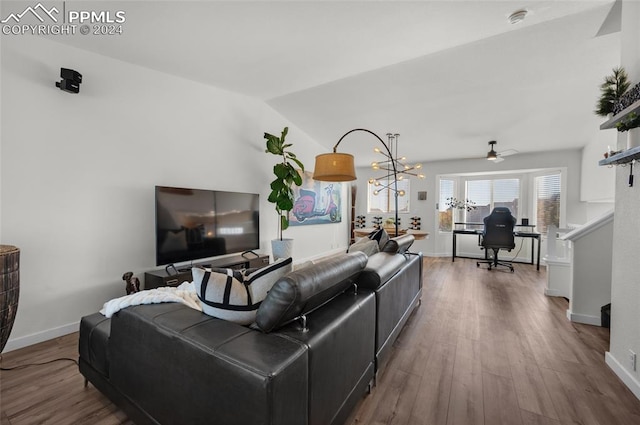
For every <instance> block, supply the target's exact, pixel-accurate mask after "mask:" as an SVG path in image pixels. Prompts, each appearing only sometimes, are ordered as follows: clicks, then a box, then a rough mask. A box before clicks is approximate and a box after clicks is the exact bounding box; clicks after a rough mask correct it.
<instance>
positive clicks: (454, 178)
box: [435, 175, 460, 234]
mask: <svg viewBox="0 0 640 425" xmlns="http://www.w3.org/2000/svg"><path fill="white" fill-rule="evenodd" d="M442 180H451V181H453V196H454V197H456V196H457V193H458V187H459V186H460V177H459V176H452V175H439V176H437V178H436V181H437V182H438V185H437V187H436V189H437V194H436V199H437V200H438V202H437V205H436V225H435V229H437V231H438V233H441V234H451V231H448V230H440V207H441V206H442V205H440V186H441V184H440V182H441V181H442ZM457 215H458V213H457V210H453V211H452V216H451V230H453V229H454V228H455V224H454V223H455V222H456V221H457V220H458V216H457Z"/></svg>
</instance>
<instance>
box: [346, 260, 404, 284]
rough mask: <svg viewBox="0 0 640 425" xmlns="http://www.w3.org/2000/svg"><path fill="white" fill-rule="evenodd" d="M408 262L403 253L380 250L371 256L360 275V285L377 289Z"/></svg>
mask: <svg viewBox="0 0 640 425" xmlns="http://www.w3.org/2000/svg"><path fill="white" fill-rule="evenodd" d="M406 263H407V259H406V258H405V257H404V255H402V254H392V253H389V252H379V253H377V254H374V255H372V256H371V257H369V260H368V261H367V266H366V267H365V268H364V270H362V273H360V276H358V281H357V283H358V286H359V287H362V288H367V289H372V290H376V289H378V288H379V287H380V286H382V285H384V284H385V283H386V282H387V281H388V280H389V279H391V278H392V277H393V275H395V274H396V273H398V271H399V270H400V269H401V268H402V267H403V266H404V265H405V264H406Z"/></svg>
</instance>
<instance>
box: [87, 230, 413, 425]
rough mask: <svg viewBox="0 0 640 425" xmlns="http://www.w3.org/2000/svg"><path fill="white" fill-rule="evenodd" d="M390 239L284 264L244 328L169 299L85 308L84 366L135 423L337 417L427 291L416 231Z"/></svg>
mask: <svg viewBox="0 0 640 425" xmlns="http://www.w3.org/2000/svg"><path fill="white" fill-rule="evenodd" d="M393 241H394V242H393V243H391V244H387V245H386V246H385V251H391V252H380V253H377V254H374V255H372V256H371V257H369V258H367V257H366V256H365V255H364V254H362V253H358V252H357V253H351V254H341V255H338V256H334V257H330V258H328V259H326V260H323V261H319V262H318V263H316V264H313V265H310V266H307V267H305V268H302V269H300V270H297V271H294V272H291V273H289V274H288V275H287V276H285V277H284V278H282V279H280V280H279V281H278V282H277V283H276V284H275V285H274V287H273V288H272V290H271V291H270V292H269V294H268V295H267V298H266V299H265V300H264V301H263V302H262V304H261V306H260V308H259V310H258V313H257V317H256V324H254V325H253V326H251V327H246V326H240V325H238V324H235V323H232V322H228V321H224V320H220V319H217V318H214V317H211V316H207V315H205V314H203V313H201V312H199V311H197V310H193V309H190V308H188V307H186V306H184V305H182V304H173V303H167V304H153V305H142V306H133V307H128V308H126V309H123V310H121V311H120V312H118V313H116V314H115V315H114V316H113V317H112V318H111V319H107V318H105V317H104V316H102V315H101V314H99V313H96V314H93V315H90V316H86V317H83V318H82V320H81V324H80V346H79V350H80V359H79V364H80V372H81V373H82V374H83V375H84V376H85V378H86V379H87V380H88V381H90V382H91V383H92V384H93V385H94V386H95V387H96V388H98V389H99V390H100V391H101V392H103V393H104V394H105V395H107V396H108V397H109V398H110V399H111V400H112V401H113V402H114V403H115V404H116V405H118V406H119V407H121V408H122V409H123V410H124V411H125V412H126V413H127V414H128V415H129V416H130V418H131V419H132V420H133V421H134V422H135V423H136V424H190V425H195V424H224V425H227V424H238V425H249V424H250V425H258V424H271V425H287V424H290V425H330V424H341V423H344V421H345V420H346V419H347V417H348V416H349V414H350V413H351V411H352V410H353V408H354V407H355V405H356V404H357V402H358V401H359V400H360V399H361V398H362V397H363V395H364V394H366V392H367V389H368V387H369V385H371V383H372V382H374V379H375V376H376V373H377V372H378V371H380V370H381V369H382V368H383V367H384V365H385V363H386V361H387V360H388V357H389V354H390V351H391V346H392V345H393V342H394V341H395V339H396V338H397V336H398V334H399V333H400V331H401V330H402V327H403V326H404V324H405V323H406V321H407V319H408V318H409V316H410V314H411V312H412V311H413V309H414V308H415V307H416V306H417V305H418V303H419V300H420V296H421V293H422V255H421V254H414V253H409V252H407V251H406V250H407V248H408V247H409V246H410V245H411V243H412V242H413V237H412V236H401V237H399V238H395V239H394V240H393ZM387 246H389V247H387Z"/></svg>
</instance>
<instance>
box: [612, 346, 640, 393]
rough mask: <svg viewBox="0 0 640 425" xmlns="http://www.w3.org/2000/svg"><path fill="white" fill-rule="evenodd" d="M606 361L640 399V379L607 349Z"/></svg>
mask: <svg viewBox="0 0 640 425" xmlns="http://www.w3.org/2000/svg"><path fill="white" fill-rule="evenodd" d="M604 361H605V363H606V364H607V366H609V368H611V370H612V371H613V373H615V374H616V375H618V378H620V379H621V380H622V382H624V384H625V385H626V386H627V387H628V388H629V389H630V390H631V392H632V393H633V395H635V396H636V398H637V399H639V400H640V382H638V380H637V379H636V378H635V377H634V376H633V375H632V374H630V373H629V371H627V370H626V369H625V368H624V367H622V364H620V362H619V361H618V360H617V359H616V358H615V357H613V355H612V354H611V352H609V351H607V352H605V353H604Z"/></svg>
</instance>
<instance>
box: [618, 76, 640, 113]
mask: <svg viewBox="0 0 640 425" xmlns="http://www.w3.org/2000/svg"><path fill="white" fill-rule="evenodd" d="M639 100H640V83H638V84H636V85H635V86H633V88H632V89H631V90H628V91H626V92H625V93H624V94H623V95H622V96H620V99H618V101H617V102H616V103H615V104H614V105H613V111H612V112H613V114H614V115H617V114H619V113H620V112H622V111H624V110H625V109H627V108H628V107H629V106H631V105H633V104H634V103H635V102H637V101H639Z"/></svg>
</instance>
